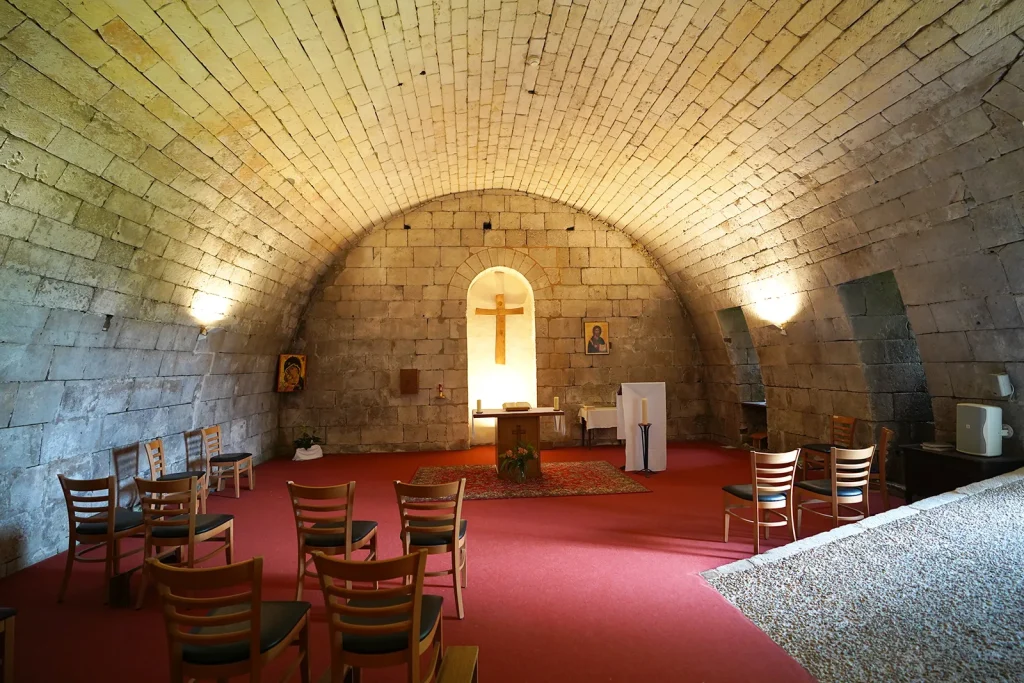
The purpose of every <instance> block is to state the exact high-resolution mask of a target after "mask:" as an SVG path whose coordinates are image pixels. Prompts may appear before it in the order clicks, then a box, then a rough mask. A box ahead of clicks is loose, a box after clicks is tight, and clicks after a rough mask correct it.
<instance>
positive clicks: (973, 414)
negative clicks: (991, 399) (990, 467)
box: [956, 403, 1009, 456]
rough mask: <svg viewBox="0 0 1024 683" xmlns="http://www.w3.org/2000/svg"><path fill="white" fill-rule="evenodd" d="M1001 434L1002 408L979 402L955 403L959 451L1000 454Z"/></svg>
mask: <svg viewBox="0 0 1024 683" xmlns="http://www.w3.org/2000/svg"><path fill="white" fill-rule="evenodd" d="M1006 431H1007V432H1008V431H1009V430H1008V429H1007V430H1006ZM1003 434H1004V430H1003V409H1002V408H1000V407H998V406H986V405H982V404H981V403H958V404H956V449H957V450H958V451H960V452H961V453H970V454H971V455H987V456H997V455H1002V454H1003Z"/></svg>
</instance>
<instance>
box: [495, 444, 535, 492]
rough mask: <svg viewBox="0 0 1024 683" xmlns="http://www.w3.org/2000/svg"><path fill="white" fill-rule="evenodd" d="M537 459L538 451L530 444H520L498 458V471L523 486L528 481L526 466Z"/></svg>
mask: <svg viewBox="0 0 1024 683" xmlns="http://www.w3.org/2000/svg"><path fill="white" fill-rule="evenodd" d="M536 458H537V449H535V448H534V447H533V446H531V445H529V444H523V443H520V444H518V445H517V446H516V447H515V448H513V449H509V450H507V451H505V452H504V453H502V454H501V455H500V456H498V471H499V472H501V473H503V474H508V475H510V476H511V477H512V479H513V480H515V481H516V482H517V483H520V484H522V483H523V482H524V481H526V464H527V463H528V462H529V461H530V460H536Z"/></svg>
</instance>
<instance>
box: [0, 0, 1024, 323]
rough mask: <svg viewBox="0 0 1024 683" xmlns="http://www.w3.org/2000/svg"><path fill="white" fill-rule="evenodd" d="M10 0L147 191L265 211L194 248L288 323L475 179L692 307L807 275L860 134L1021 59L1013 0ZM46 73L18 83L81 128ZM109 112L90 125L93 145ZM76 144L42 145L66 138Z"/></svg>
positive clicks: (30, 43) (15, 32)
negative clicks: (110, 124) (405, 226)
mask: <svg viewBox="0 0 1024 683" xmlns="http://www.w3.org/2000/svg"><path fill="white" fill-rule="evenodd" d="M12 2H13V4H14V5H16V6H17V7H18V8H19V9H20V10H21V11H22V12H24V13H25V14H27V15H28V16H29V17H30V18H31V19H32V20H33V21H22V19H23V17H22V16H21V13H20V12H18V11H17V10H15V9H14V8H12V7H11V6H9V5H6V4H5V6H4V10H3V12H2V13H0V14H2V17H3V19H2V21H3V29H4V30H5V31H9V32H8V33H7V35H6V37H5V38H4V39H3V41H2V44H3V45H4V46H5V47H6V48H7V49H8V50H10V51H11V52H12V53H13V54H14V55H15V56H17V57H18V58H19V59H20V60H24V62H27V63H28V64H29V65H31V67H32V68H33V69H35V70H37V71H39V72H41V73H42V74H44V75H45V76H47V77H48V78H50V79H52V80H54V81H56V82H57V83H59V84H60V85H61V86H63V88H65V89H66V90H68V91H70V92H71V93H72V94H73V95H75V96H76V97H77V98H79V99H80V100H81V101H84V103H86V105H93V106H95V107H96V109H97V110H98V111H99V112H100V114H97V116H102V117H104V120H112V121H114V122H116V123H117V124H120V126H123V127H124V129H126V130H127V131H130V132H131V133H132V134H134V135H133V137H134V136H138V139H140V140H141V141H142V142H143V146H142V148H143V149H144V148H145V147H146V145H148V146H149V147H151V148H152V151H153V152H156V151H157V150H159V152H160V154H159V155H154V154H151V153H150V151H149V150H147V152H146V153H145V154H141V155H134V156H135V158H136V159H139V160H141V161H139V162H138V163H135V166H136V168H141V170H143V171H144V172H145V173H146V174H147V177H148V176H155V177H156V178H157V180H158V181H160V180H161V179H162V178H161V177H160V171H161V162H162V161H164V160H172V161H173V162H175V163H176V164H178V165H180V166H182V167H183V168H184V169H186V173H187V174H188V175H187V177H185V176H183V175H181V174H177V173H171V174H169V179H166V180H164V182H165V183H166V184H167V185H168V186H170V187H172V188H174V190H176V191H177V192H180V193H182V194H183V195H184V196H185V197H187V198H188V199H189V200H191V201H192V202H198V204H199V205H202V206H203V207H205V208H206V209H207V213H210V212H213V213H215V214H217V216H219V217H221V218H223V219H226V220H227V221H229V222H230V223H231V224H232V225H234V226H238V225H246V221H249V223H248V225H249V227H248V228H243V231H244V232H247V233H249V235H250V237H251V238H253V239H254V240H256V241H258V242H260V243H262V244H259V245H257V244H256V243H255V242H253V243H252V244H249V243H247V242H239V241H238V239H232V234H233V233H232V231H230V230H227V229H224V230H221V232H219V233H218V232H217V231H216V230H214V231H213V234H215V235H216V236H218V237H219V238H220V239H224V240H225V241H227V242H229V243H232V244H233V245H235V246H237V247H238V249H236V250H225V254H230V255H229V256H225V255H224V254H218V253H217V252H210V251H209V250H206V249H203V251H205V254H206V255H203V254H197V256H196V257H197V258H200V259H206V258H207V256H211V257H212V258H215V259H219V260H220V261H221V262H224V263H226V264H227V265H226V266H224V267H221V266H219V265H217V266H216V267H215V268H214V269H213V270H214V271H215V273H214V276H215V277H217V278H221V279H223V280H224V281H226V282H230V283H237V279H234V278H236V277H237V276H238V275H239V270H243V271H247V272H248V271H251V272H252V273H254V274H258V275H260V276H261V277H266V278H269V280H271V281H273V283H274V286H271V287H269V288H265V289H264V290H262V291H263V294H265V295H266V296H270V297H279V298H281V299H283V300H286V301H290V302H291V307H292V310H298V309H297V308H296V307H297V306H299V305H300V303H301V301H303V300H304V299H305V296H306V292H307V291H308V290H309V288H310V287H311V286H312V284H313V282H314V281H315V275H316V274H318V273H320V272H322V271H323V270H324V268H325V267H326V266H327V265H328V264H329V263H330V262H331V261H332V259H333V256H334V255H335V254H336V253H337V252H339V251H340V250H343V249H344V248H346V246H348V245H350V244H352V243H353V242H354V240H355V239H357V238H358V237H360V236H361V235H362V234H363V233H364V232H365V231H366V230H368V229H369V228H371V227H372V226H374V225H376V224H379V223H380V222H382V221H383V220H385V219H387V218H388V217H389V216H391V215H394V214H396V213H399V212H401V211H403V210H404V209H407V208H409V207H412V206H415V205H417V204H419V203H421V202H424V201H427V200H429V199H431V198H434V197H437V196H440V195H445V194H449V193H452V192H458V191H464V190H470V189H480V188H506V189H517V190H524V191H528V192H532V193H535V194H538V195H541V196H544V197H548V198H552V199H556V200H559V201H562V202H565V203H567V204H570V205H572V206H574V207H576V208H578V209H580V210H584V211H587V212H589V213H591V214H593V215H595V216H598V217H600V218H602V219H604V220H606V221H608V222H609V223H611V224H612V225H614V226H616V227H619V228H621V229H622V230H624V231H625V232H627V233H628V234H630V235H631V236H633V237H634V238H636V239H637V240H638V241H639V242H640V243H642V244H643V245H645V246H646V247H647V248H648V249H649V250H650V251H651V252H652V253H653V254H654V255H655V256H656V257H657V258H658V259H659V260H660V262H661V263H662V265H663V266H664V267H665V268H666V270H667V271H668V272H669V274H670V275H671V276H672V278H673V280H674V282H675V284H676V285H677V287H678V288H680V289H681V290H682V291H683V292H684V293H685V292H687V291H690V292H696V291H699V292H710V291H716V290H722V289H725V288H728V287H735V286H736V285H737V284H740V283H742V282H749V281H756V280H757V279H759V278H762V277H765V276H769V275H772V274H773V273H777V272H779V271H780V269H786V268H791V267H794V266H799V265H802V264H804V263H807V262H808V260H809V259H808V257H806V256H802V255H803V254H807V253H808V252H811V251H812V250H814V249H821V248H823V247H825V246H828V245H827V244H816V245H807V244H803V245H801V244H799V243H798V241H797V238H798V237H799V236H800V235H795V234H792V231H791V232H790V233H788V234H787V233H783V232H780V231H779V227H780V226H781V225H782V224H784V223H786V222H787V221H791V220H793V219H796V218H799V217H801V216H803V215H806V214H807V213H810V212H812V211H814V210H815V209H818V208H820V207H821V206H823V205H824V204H826V203H828V202H829V201H831V200H832V199H834V198H835V197H836V196H838V194H837V193H836V192H834V190H832V189H829V187H828V185H827V183H828V182H829V181H831V180H833V179H835V178H837V177H840V176H843V174H845V173H847V172H850V171H852V170H854V169H857V168H859V167H861V166H863V165H864V164H866V163H868V162H870V161H872V160H873V159H874V158H875V157H878V156H879V155H880V154H881V153H882V151H884V150H878V149H874V148H871V149H869V151H868V152H867V153H862V154H859V155H858V150H860V149H862V148H863V147H864V143H866V142H867V141H869V140H871V139H872V138H876V137H877V136H879V135H882V134H884V133H885V132H887V131H888V130H889V129H891V128H892V127H893V126H898V125H899V124H901V123H903V122H904V121H906V120H907V119H909V118H910V117H912V116H913V115H915V114H917V113H918V112H919V111H921V110H922V109H925V108H926V107H928V106H931V105H933V104H935V103H936V102H939V101H941V100H943V99H945V98H948V97H950V96H952V95H954V94H955V93H956V92H957V91H959V90H961V89H963V88H965V87H967V86H969V85H971V84H972V83H974V82H975V81H976V80H978V79H979V78H981V77H982V76H985V75H986V74H988V73H990V72H992V71H993V70H995V69H997V68H999V67H1000V66H1003V65H1004V64H1007V63H1009V62H1010V61H1012V59H1013V58H1014V57H1015V56H1016V55H1017V53H1018V52H1019V51H1020V48H1021V47H1022V45H1024V43H1022V42H1021V40H1020V39H1019V38H1018V37H1017V36H1015V35H1014V33H1013V32H1014V31H1016V30H1018V29H1019V27H1020V25H1021V24H1022V23H1024V3H1022V2H1021V0H1016V1H1015V2H1006V1H1005V0H923V1H920V2H914V1H913V0H879V1H876V0H809V1H807V2H801V1H800V0H686V1H685V2H683V1H678V0H646V1H641V0H629V1H627V2H614V1H610V0H609V1H604V0H591V1H589V2H588V1H582V0H575V1H574V2H569V0H518V1H510V0H504V1H501V0H435V1H434V2H431V1H429V0H359V1H358V2H357V0H335V1H333V2H332V0H297V1H292V0H278V1H275V0H187V2H180V1H178V0H148V2H142V1H141V0H61V3H63V4H61V3H58V2H57V0H12ZM68 10H70V11H71V13H70V14H69V12H68ZM40 27H41V29H40ZM58 41H59V43H62V44H63V45H64V46H65V47H66V48H68V49H70V51H71V52H73V53H74V54H73V55H72V54H70V53H68V52H67V50H65V49H64V48H63V47H60V45H58ZM76 56H77V58H76ZM19 64H20V63H19ZM15 68H17V67H15ZM37 85H38V84H37V83H36V82H35V81H34V80H33V78H32V76H31V74H30V73H29V72H28V71H25V73H18V74H15V75H14V76H10V75H9V76H8V78H7V79H6V85H5V86H4V88H5V90H6V92H8V93H9V94H10V95H12V96H13V97H14V98H18V99H19V100H21V101H22V102H24V103H27V104H28V105H29V106H36V108H37V109H39V110H41V111H44V112H46V113H47V115H48V116H51V117H53V118H56V119H58V120H60V122H61V123H62V124H64V125H65V126H69V127H70V128H72V129H75V128H76V126H75V124H74V122H73V121H72V120H71V119H72V118H73V116H72V114H67V115H65V117H64V118H63V119H62V118H61V116H62V114H61V113H60V112H57V113H55V112H54V111H53V107H52V102H50V103H43V104H41V105H35V104H34V100H33V98H35V99H39V100H42V99H45V98H48V97H49V96H50V94H49V93H47V92H42V93H39V92H36V93H35V94H33V92H32V88H34V87H36V86H37ZM12 102H13V100H12ZM80 104H81V102H80ZM140 105H141V106H140ZM62 106H65V105H63V104H62ZM83 106H85V105H83ZM66 107H68V108H72V109H73V106H72V103H67V104H66ZM16 118H17V112H14V114H10V113H8V115H7V121H6V122H5V124H4V125H5V126H6V127H7V128H9V129H11V130H12V131H13V132H15V134H18V131H17V130H15V129H16V128H17V127H18V125H19V121H17V120H14V119H16ZM87 120H88V119H87V118H83V123H82V124H81V125H80V126H79V128H84V127H85V126H86V125H87V124H86V123H85V121H87ZM96 121H97V119H94V120H93V122H92V123H90V124H88V125H89V126H91V131H84V130H80V131H79V132H82V133H83V134H84V136H85V137H86V138H89V139H90V140H93V141H96V139H97V136H99V135H101V134H102V133H103V127H102V126H101V125H99V124H97V123H96ZM61 135H62V136H64V138H58V139H57V140H56V141H54V138H53V137H50V138H46V136H41V137H42V138H43V139H44V142H46V143H48V144H49V145H50V147H49V148H48V149H50V150H51V151H54V150H53V149H52V148H53V147H54V146H57V147H59V148H61V149H68V146H67V145H68V142H67V140H68V139H71V136H70V134H65V133H61ZM65 138H67V139H65ZM72 141H74V140H72ZM100 144H103V143H102V141H101V142H100ZM43 146H45V145H43ZM107 147H110V145H107ZM113 151H114V153H115V154H119V152H118V151H117V150H116V149H114V150H113ZM54 153H56V154H57V155H58V156H61V154H60V152H57V151H54ZM147 155H149V158H148V160H147ZM66 156H67V154H64V157H65V158H66ZM121 156H124V157H126V158H128V159H129V161H132V160H133V159H132V158H133V153H132V152H131V151H129V153H126V154H121ZM157 156H159V157H160V158H159V159H157ZM147 161H148V162H149V163H147ZM871 172H872V173H873V174H874V177H872V178H870V179H869V181H870V182H875V181H877V180H881V179H883V178H884V177H886V173H885V170H884V169H882V170H881V171H879V170H875V169H872V170H871ZM104 173H105V175H104V177H106V176H107V175H117V172H116V171H114V172H111V171H110V170H109V169H107V170H106V171H104ZM121 175H122V176H125V175H127V171H124V172H122V173H121ZM108 179H109V178H108ZM150 180H152V178H150ZM113 182H114V183H115V184H116V185H119V186H121V187H125V186H126V185H128V184H129V183H128V181H127V180H122V181H121V182H118V181H117V180H114V181H113ZM140 182H141V181H140ZM822 186H824V188H825V189H824V191H821V190H820V188H821V187H822ZM126 189H128V191H129V192H130V191H131V189H130V188H127V187H126ZM142 193H143V195H147V194H148V195H154V196H155V195H159V192H155V191H154V190H153V189H152V188H151V189H149V190H148V191H147V190H146V189H145V188H142ZM145 198H146V199H147V201H152V197H150V196H146V197H145ZM158 199H159V197H158ZM225 200H227V202H226V203H225ZM14 203H15V204H17V201H15V202H14ZM155 203H156V204H157V205H158V206H159V205H160V202H159V201H156V202H155ZM228 204H229V205H230V206H228ZM108 208H109V207H108ZM118 213H120V215H121V216H122V217H124V216H125V213H124V212H123V211H120V212H118ZM242 214H249V215H248V216H247V217H241V218H240V217H239V216H241V215H242ZM195 215H197V214H191V213H190V216H189V217H185V216H182V217H183V218H186V219H187V220H189V221H190V222H191V223H192V224H193V225H195V224H196V220H195ZM835 218H836V219H838V218H839V216H836V217H835ZM252 221H255V223H256V224H258V225H257V227H252V226H253V225H254V224H253V222H252ZM200 222H201V221H200ZM804 232H806V231H804ZM849 236H850V235H849V234H846V235H843V238H849ZM235 237H236V238H237V237H238V235H237V234H235ZM839 240H840V238H838V237H837V238H836V239H834V240H832V246H833V251H835V243H836V242H838V241H839ZM200 241H201V240H200ZM249 241H250V242H252V241H253V240H249ZM847 246H849V245H847ZM246 253H248V256H246ZM267 254H271V256H267ZM235 256H237V258H235ZM254 259H256V260H266V261H268V262H269V263H270V264H271V265H272V267H271V268H267V267H263V268H261V269H258V268H254V267H253V266H252V265H251V264H252V262H253V260H254ZM811 260H812V259H811ZM311 275H312V276H311ZM242 279H244V280H246V281H247V280H248V276H242ZM278 285H280V286H278ZM200 289H201V288H200ZM221 289H224V288H223V287H222V288H221ZM228 289H230V288H228ZM228 296H229V297H232V296H239V295H238V294H237V292H235V293H233V294H229V295H228ZM263 298H264V301H262V302H261V305H263V306H268V304H267V302H266V301H265V299H266V297H263ZM239 300H241V301H246V300H245V299H244V298H242V299H239Z"/></svg>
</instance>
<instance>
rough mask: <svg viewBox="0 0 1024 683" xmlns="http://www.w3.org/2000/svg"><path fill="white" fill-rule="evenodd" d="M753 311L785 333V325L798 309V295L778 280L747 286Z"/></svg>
mask: <svg viewBox="0 0 1024 683" xmlns="http://www.w3.org/2000/svg"><path fill="white" fill-rule="evenodd" d="M747 293H748V295H749V296H750V299H751V300H753V302H754V303H753V304H752V306H753V308H754V312H755V313H756V314H757V315H758V317H759V318H761V319H762V320H764V321H765V322H767V323H769V324H771V325H773V326H774V327H776V328H778V329H779V331H780V332H781V333H782V334H786V329H785V325H786V323H788V322H789V321H790V320H792V319H793V318H794V317H795V316H796V314H797V312H798V311H799V310H800V297H799V295H797V294H793V293H792V290H791V289H789V288H788V287H785V286H784V285H783V284H782V283H780V282H779V281H778V280H765V281H762V282H756V283H754V284H751V285H748V286H747Z"/></svg>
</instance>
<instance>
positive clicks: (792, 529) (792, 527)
mask: <svg viewBox="0 0 1024 683" xmlns="http://www.w3.org/2000/svg"><path fill="white" fill-rule="evenodd" d="M786 521H787V522H789V533H790V534H792V536H793V540H794V541H795V540H796V524H795V522H794V520H793V496H792V495H790V496H789V515H788V519H787V520H786Z"/></svg>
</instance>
